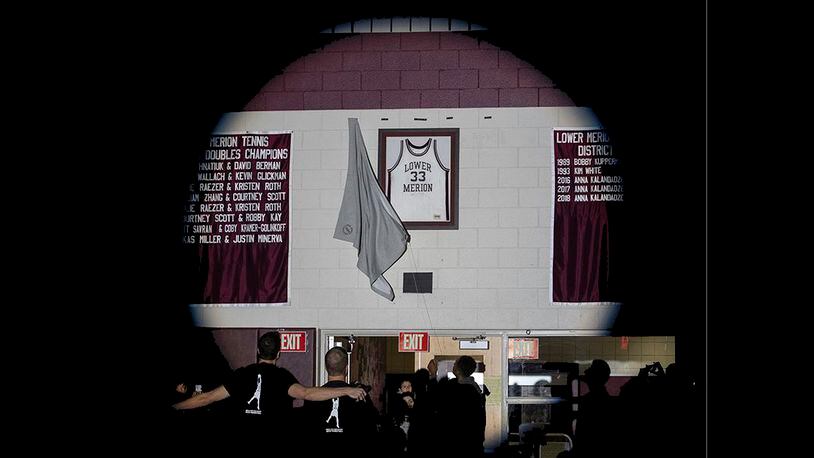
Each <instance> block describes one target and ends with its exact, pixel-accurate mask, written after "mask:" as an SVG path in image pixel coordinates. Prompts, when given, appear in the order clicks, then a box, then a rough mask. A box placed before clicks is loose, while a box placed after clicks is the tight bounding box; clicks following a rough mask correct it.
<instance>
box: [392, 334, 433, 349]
mask: <svg viewBox="0 0 814 458" xmlns="http://www.w3.org/2000/svg"><path fill="white" fill-rule="evenodd" d="M399 351H400V352H408V351H413V352H415V351H430V333H429V332H400V333H399Z"/></svg>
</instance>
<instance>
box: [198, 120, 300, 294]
mask: <svg viewBox="0 0 814 458" xmlns="http://www.w3.org/2000/svg"><path fill="white" fill-rule="evenodd" d="M290 152H291V133H279V134H252V133H250V134H234V135H213V136H212V137H211V138H210V140H209V148H207V150H206V151H205V152H204V156H203V158H202V160H201V161H200V162H199V163H198V174H197V175H198V177H197V178H198V179H197V181H196V183H195V184H193V185H192V186H190V196H189V202H188V204H187V207H186V208H185V215H184V243H185V244H188V245H190V246H195V247H196V248H197V261H198V262H199V265H198V270H199V279H200V281H199V282H198V287H199V288H200V289H201V291H200V293H199V294H196V296H197V297H198V298H200V302H201V303H206V304H235V303H237V304H248V303H263V304H286V303H287V302H288V233H289V230H288V215H289V183H290V181H289V169H290Z"/></svg>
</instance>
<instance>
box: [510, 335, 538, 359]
mask: <svg viewBox="0 0 814 458" xmlns="http://www.w3.org/2000/svg"><path fill="white" fill-rule="evenodd" d="M539 343H540V340H539V339H537V338H536V337H532V338H522V339H509V359H538V358H539V357H540V356H539V355H540V353H539Z"/></svg>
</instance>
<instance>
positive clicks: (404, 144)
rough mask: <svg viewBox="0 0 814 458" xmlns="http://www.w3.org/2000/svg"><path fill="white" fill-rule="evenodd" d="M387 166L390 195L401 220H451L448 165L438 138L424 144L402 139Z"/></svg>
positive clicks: (388, 192) (428, 140)
mask: <svg viewBox="0 0 814 458" xmlns="http://www.w3.org/2000/svg"><path fill="white" fill-rule="evenodd" d="M400 143H401V145H400V148H399V157H398V160H396V163H395V165H393V167H391V168H389V169H388V170H387V197H388V199H389V200H390V202H391V203H392V204H393V207H394V208H395V209H396V211H397V212H398V214H399V217H400V218H401V220H402V221H449V192H448V187H449V168H447V167H445V166H444V165H443V164H442V163H441V159H440V158H439V157H438V145H437V140H434V139H432V138H429V139H427V143H425V144H423V145H418V146H417V145H414V144H412V143H411V142H410V140H409V139H404V140H402V141H401V142H400Z"/></svg>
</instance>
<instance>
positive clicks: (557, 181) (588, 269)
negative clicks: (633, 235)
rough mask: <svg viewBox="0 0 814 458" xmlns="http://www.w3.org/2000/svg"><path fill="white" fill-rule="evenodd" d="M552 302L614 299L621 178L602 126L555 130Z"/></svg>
mask: <svg viewBox="0 0 814 458" xmlns="http://www.w3.org/2000/svg"><path fill="white" fill-rule="evenodd" d="M553 145H554V167H553V169H554V191H555V192H554V231H553V237H554V240H553V243H552V250H553V252H552V268H551V275H552V288H551V294H552V301H553V302H609V301H616V300H618V299H619V298H618V297H615V296H616V293H615V291H614V287H615V286H616V285H614V284H612V283H613V282H612V275H611V273H612V271H613V268H614V260H615V259H616V257H618V256H620V255H621V254H620V253H618V252H616V251H615V249H616V248H617V247H618V245H619V244H618V243H617V241H616V240H615V239H618V237H619V234H617V233H615V232H614V229H616V230H617V231H618V230H619V229H620V222H619V221H618V219H619V216H618V215H619V214H620V213H621V212H620V211H619V210H620V205H622V203H623V201H624V182H623V178H622V176H621V171H620V168H619V159H618V158H617V157H615V156H614V151H613V146H612V145H611V144H610V141H609V140H608V134H607V133H606V132H605V131H604V130H602V129H554V142H553Z"/></svg>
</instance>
